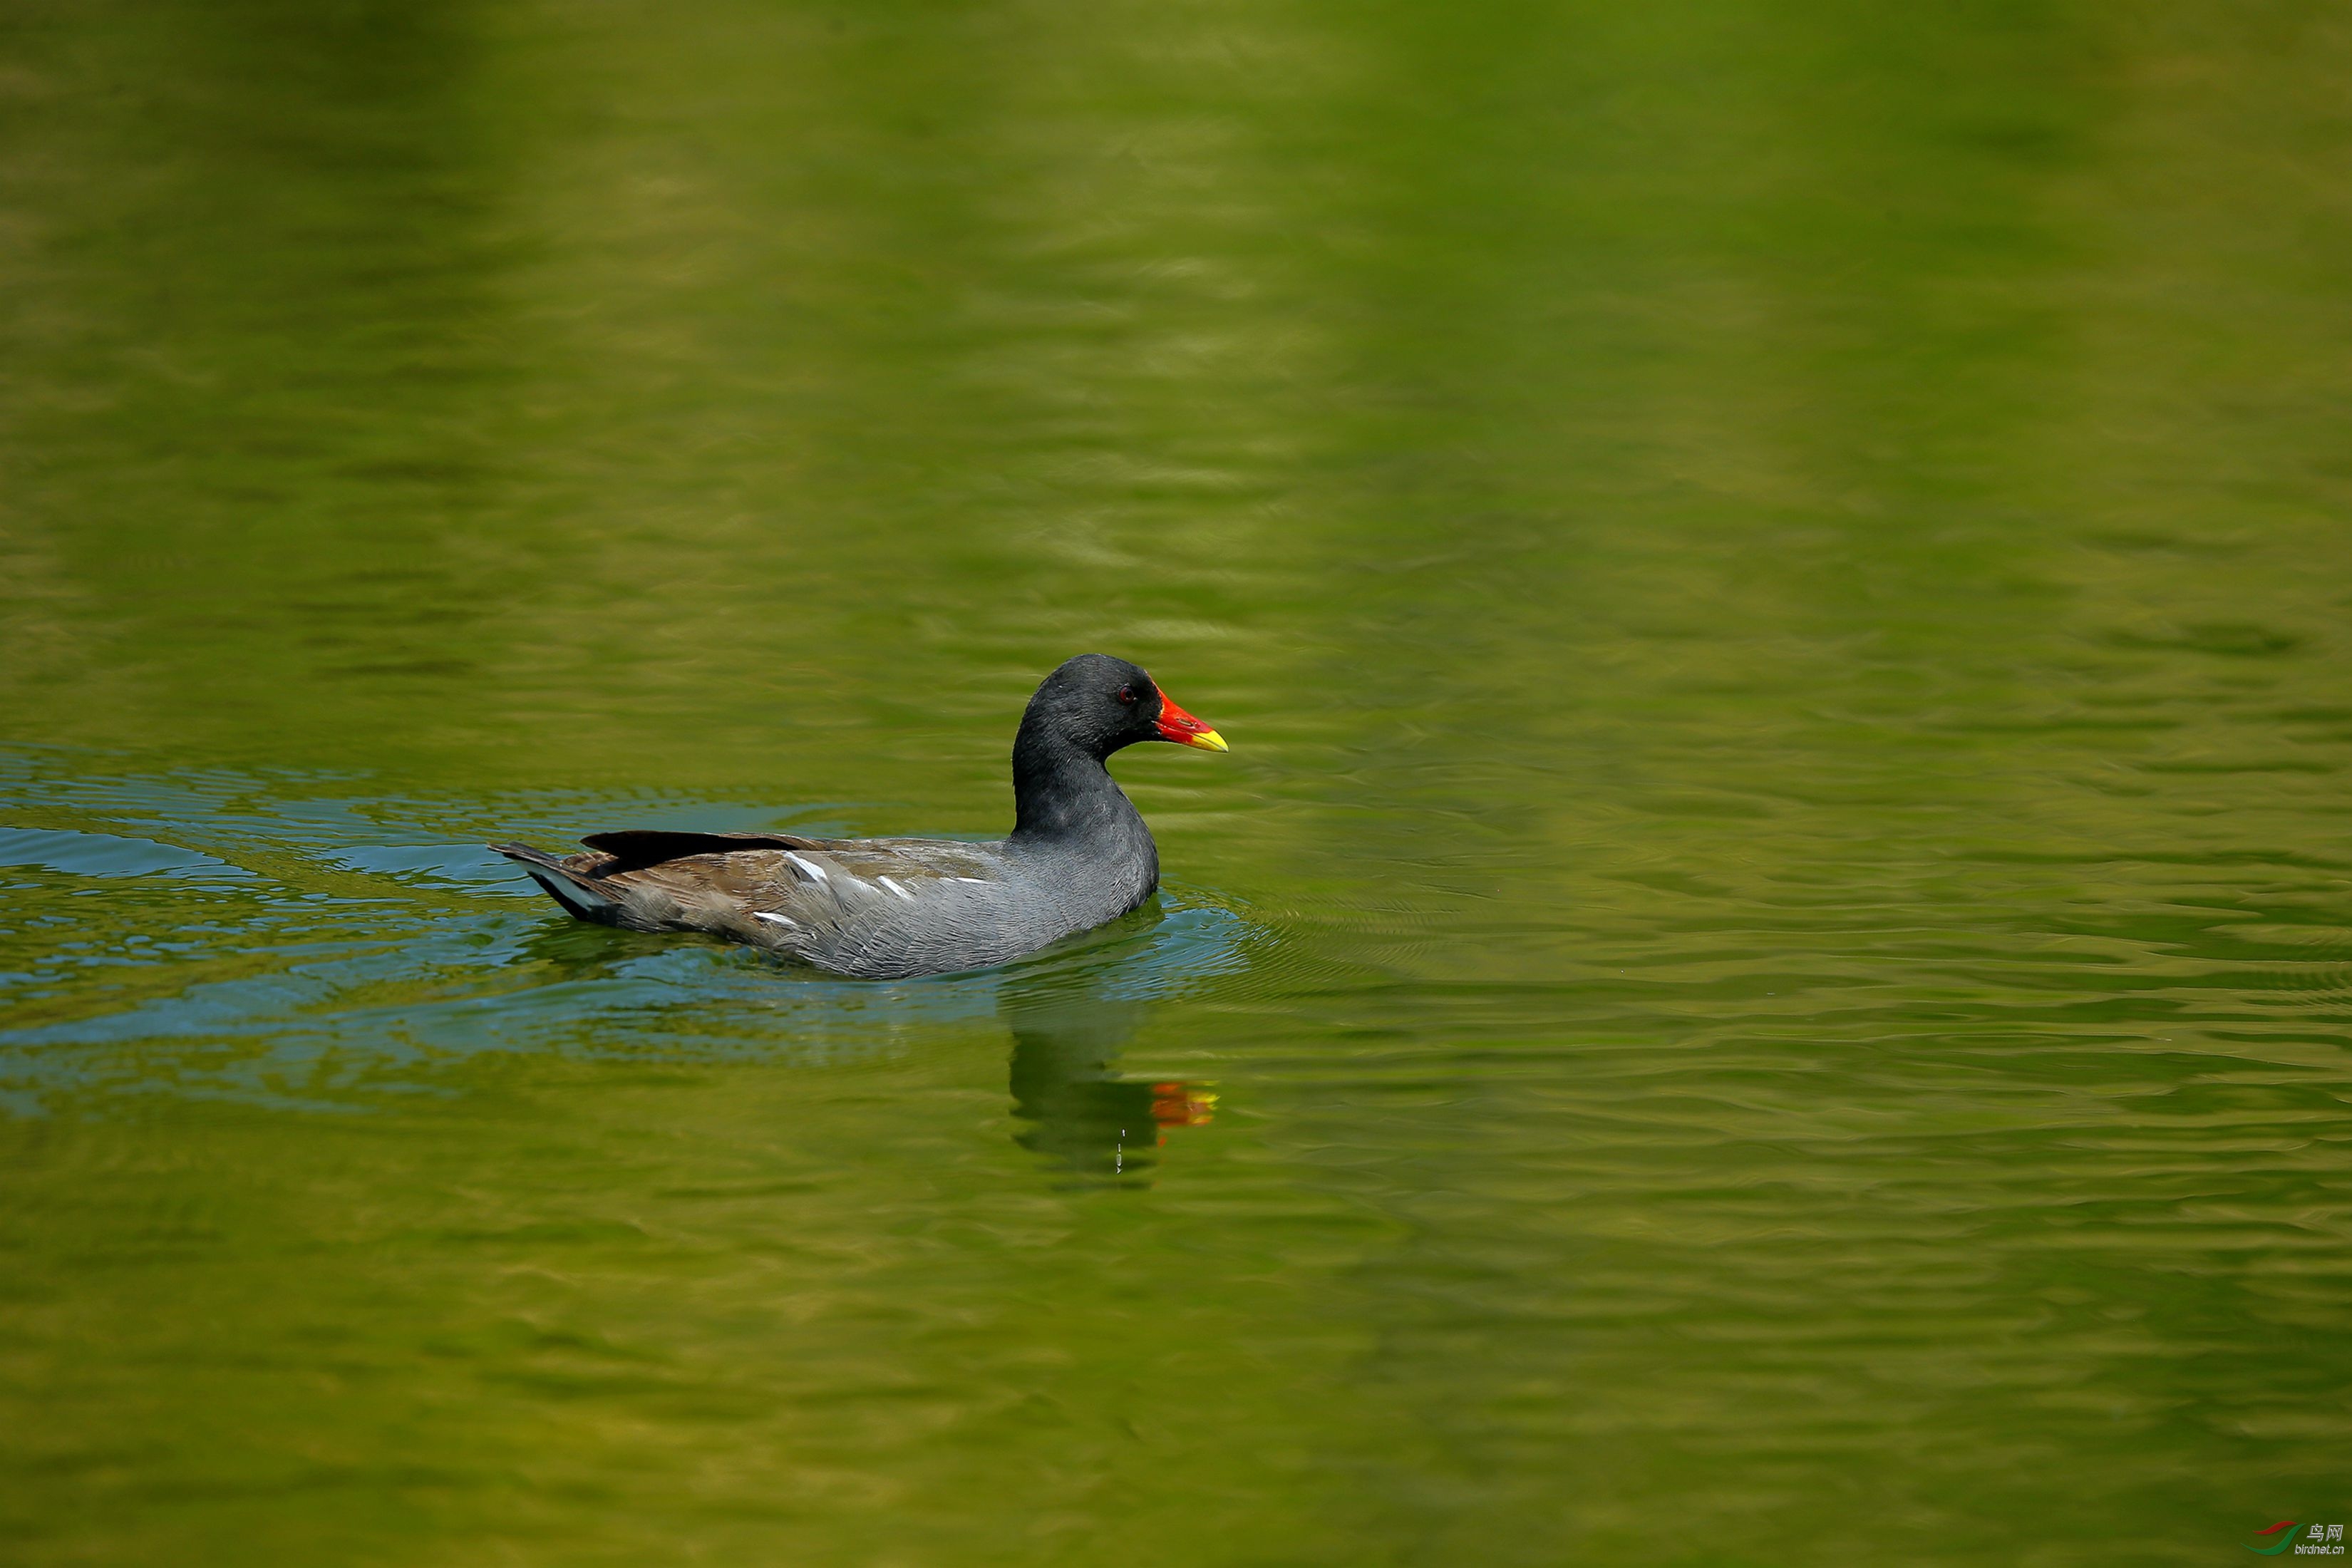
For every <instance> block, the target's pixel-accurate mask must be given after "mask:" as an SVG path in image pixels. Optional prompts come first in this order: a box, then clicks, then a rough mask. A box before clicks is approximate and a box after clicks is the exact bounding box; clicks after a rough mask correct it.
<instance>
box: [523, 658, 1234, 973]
mask: <svg viewBox="0 0 2352 1568" xmlns="http://www.w3.org/2000/svg"><path fill="white" fill-rule="evenodd" d="M1138 741H1173V742H1176V743H1177V744H1179V745H1183V746H1202V747H1206V748H1207V749H1208V750H1210V751H1213V752H1222V751H1223V750H1225V749H1226V748H1225V742H1224V741H1223V739H1222V738H1221V737H1220V736H1219V735H1218V734H1217V732H1216V731H1214V730H1212V729H1210V728H1209V727H1208V726H1207V725H1206V724H1203V723H1202V722H1201V721H1199V720H1198V719H1195V718H1193V717H1192V715H1191V714H1190V713H1187V712H1185V711H1184V710H1182V709H1181V708H1179V707H1178V706H1176V704H1175V703H1174V702H1172V701H1171V700H1169V699H1168V698H1167V697H1165V696H1163V695H1161V693H1160V688H1159V687H1157V686H1155V685H1153V684H1152V680H1151V677H1150V676H1149V675H1146V674H1145V673H1144V672H1143V671H1142V670H1141V669H1139V668H1137V667H1136V666H1134V665H1131V664H1129V663H1128V662H1127V660H1125V659H1123V658H1109V657H1108V656H1107V655H1104V654H1098V653H1082V654H1080V655H1079V656H1078V657H1077V658H1074V659H1071V660H1070V661H1069V662H1068V663H1066V664H1065V665H1063V666H1062V668H1059V669H1057V670H1055V671H1054V673H1053V674H1051V675H1049V676H1047V677H1046V678H1045V683H1044V684H1043V685H1041V686H1039V687H1038V688H1037V694H1036V695H1035V696H1034V697H1032V698H1031V699H1030V700H1029V710H1028V711H1027V712H1025V713H1024V714H1023V715H1022V716H1021V729H1020V731H1019V733H1018V734H1016V735H1015V736H1014V737H1013V807H1014V821H1013V836H1012V837H1009V838H1007V839H1005V840H1004V841H1003V842H1002V843H997V844H967V843H961V842H958V841H956V840H954V839H945V838H803V837H799V836H797V835H794V834H789V833H670V832H664V831H662V830H659V829H654V828H631V829H627V830H625V831H623V832H619V833H599V834H596V835H595V836H594V837H588V838H583V839H582V840H581V842H582V843H583V844H585V845H587V846H588V853H586V854H584V855H573V856H571V857H570V858H559V857H557V856H553V855H550V854H548V853H547V852H546V851H544V850H541V849H533V848H531V847H530V846H528V845H523V844H493V845H491V846H490V847H491V848H493V849H495V850H497V851H498V852H499V854H501V855H504V856H505V857H507V858H509V859H510V860H516V861H520V863H521V865H522V868H523V869H524V870H526V871H528V872H530V874H531V876H532V877H534V878H535V879H538V882H539V885H540V886H541V887H542V888H544V889H547V891H548V892H549V893H550V894H551V896H552V897H553V898H554V900H555V901H556V902H557V903H559V904H562V906H563V907H564V908H565V909H567V910H571V911H572V913H573V914H575V915H577V916H579V917H580V918H581V919H582V920H583V921H599V922H601V923H603V924H604V925H615V926H626V927H628V928H629V929H630V930H631V931H709V932H712V933H714V934H716V935H719V936H725V937H732V938H734V939H735V940H736V941H738V942H750V943H751V944H752V945H754V946H756V947H764V948H769V949H772V950H773V951H775V952H782V953H788V954H790V955H792V956H793V957H794V958H798V959H803V960H804V961H806V962H808V963H814V964H816V965H817V966H819V967H820V968H824V969H830V970H833V971H835V973H841V974H853V975H857V976H860V977H863V978H867V979H876V980H883V979H898V978H902V977H905V976H908V975H915V974H948V973H954V972H956V971H958V970H964V969H984V968H987V967H988V966H990V965H992V964H997V963H1006V962H1007V961H1009V960H1012V959H1015V958H1018V957H1020V956H1021V955H1022V954H1023V953H1024V952H1035V951H1036V950H1037V949H1038V948H1041V947H1044V946H1045V944H1046V943H1047V942H1055V941H1058V940H1059V939H1061V938H1063V937H1066V936H1068V935H1070V934H1072V933H1073V932H1076V931H1086V930H1088V929H1090V928H1091V927H1094V926H1098V925H1100V924H1102V923H1103V922H1104V921H1109V920H1116V919H1118V917H1119V916H1120V915H1123V914H1125V913H1127V911H1128V910H1131V909H1133V908H1135V907H1136V906H1137V905H1138V904H1139V903H1141V902H1143V900H1146V899H1148V898H1150V896H1151V891H1152V889H1155V888H1157V887H1158V886H1159V885H1160V851H1159V849H1158V848H1157V847H1155V846H1154V845H1153V844H1152V842H1151V830H1150V828H1148V827H1146V826H1144V825H1143V817H1142V816H1141V814H1139V812H1137V810H1136V809H1135V806H1134V805H1133V804H1132V803H1130V802H1129V800H1128V798H1127V796H1126V795H1125V794H1123V793H1122V792H1121V791H1120V789H1119V787H1118V784H1116V783H1114V782H1113V781H1112V779H1111V776H1110V773H1109V771H1108V769H1106V768H1105V767H1104V766H1103V760H1104V759H1105V758H1106V757H1108V756H1109V755H1110V754H1111V753H1112V752H1116V751H1118V749H1119V748H1120V747H1122V746H1130V745H1133V744H1134V743H1135V742H1138Z"/></svg>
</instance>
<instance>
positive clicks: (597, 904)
mask: <svg viewBox="0 0 2352 1568" xmlns="http://www.w3.org/2000/svg"><path fill="white" fill-rule="evenodd" d="M490 847H491V848H493V849H495V850H497V851H498V852H499V854H501V855H503V856H505V857H506V858H508V859H509V860H512V861H514V862H515V863H516V864H517V865H519V866H520V867H521V868H523V869H524V870H526V871H528V872H530V879H531V880H532V881H534V882H537V883H538V884H539V885H540V886H541V887H542V888H544V889H547V896H548V897H549V898H551V899H553V900H555V901H556V902H557V903H559V904H562V906H563V907H564V908H565V909H566V910H570V911H571V912H572V914H574V915H576V916H578V917H579V918H580V919H582V920H583V921H595V922H596V923H597V924H599V925H611V924H612V923H613V921H614V916H615V914H617V912H618V911H619V910H620V907H621V906H620V905H619V903H617V902H616V901H615V900H613V899H612V898H610V897H608V896H607V895H606V894H605V893H604V890H603V889H600V888H598V887H597V886H596V884H595V883H594V882H593V881H591V880H590V879H588V878H586V877H583V876H582V875H581V874H580V873H579V872H577V871H574V870H572V869H570V868H567V867H566V866H565V865H564V864H563V862H562V859H561V858H558V857H556V856H553V855H550V854H549V853H548V852H547V851H546V850H544V849H533V848H532V847H530V845H528V844H493V845H491V846H490Z"/></svg>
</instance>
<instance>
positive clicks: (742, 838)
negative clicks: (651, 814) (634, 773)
mask: <svg viewBox="0 0 2352 1568" xmlns="http://www.w3.org/2000/svg"><path fill="white" fill-rule="evenodd" d="M580 842H581V843H583V844H585V845H586V846H588V847H589V848H591V849H593V850H597V851H599V853H598V855H597V856H596V857H594V858H593V864H588V865H583V866H580V867H578V868H576V869H579V870H583V871H585V872H587V873H588V874H589V875H590V876H592V877H612V876H617V875H619V874H620V873H622V872H624V871H641V870H643V869H645V868H646V867H648V866H658V865H660V864H662V863H663V862H664V861H666V860H677V859H679V858H683V857H685V856H688V855H725V854H728V853H730V851H732V850H737V849H814V848H815V847H818V846H819V845H821V844H824V842H825V840H824V839H822V838H803V837H798V836H797V835H794V834H790V833H673V832H671V831H669V830H668V829H667V828H660V827H625V828H623V829H621V830H620V831H619V832H617V833H592V834H590V835H589V836H588V837H585V838H583V839H582V840H581V841H580ZM580 858H582V859H583V860H584V859H588V857H584V856H583V857H580Z"/></svg>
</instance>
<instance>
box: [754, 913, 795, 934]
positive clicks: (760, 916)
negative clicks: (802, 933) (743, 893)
mask: <svg viewBox="0 0 2352 1568" xmlns="http://www.w3.org/2000/svg"><path fill="white" fill-rule="evenodd" d="M751 918H752V919H753V920H755V921H767V922H768V923H769V924H770V925H777V926H782V927H784V928H786V929H787V930H790V931H798V930H800V929H801V922H800V921H796V920H793V919H790V918H789V917H787V916H784V915H772V914H770V913H769V912H768V911H767V910H752V911H751Z"/></svg>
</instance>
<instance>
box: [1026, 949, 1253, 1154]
mask: <svg viewBox="0 0 2352 1568" xmlns="http://www.w3.org/2000/svg"><path fill="white" fill-rule="evenodd" d="M1148 1011H1149V1006H1148V1005H1147V1004H1145V1003H1142V1002H1139V1001H1133V1000H1128V999H1119V998H1110V997H1104V996H1098V995H1093V994H1087V993H1086V992H1083V991H1069V990H1064V989H1060V988H1046V987H1040V986H1028V987H1024V986H1022V985H1019V984H1011V985H1007V986H1006V987H1005V988H1004V990H1003V992H1001V993H1000V994H999V995H998V998H997V1016H999V1017H1000V1018H1002V1019H1003V1022H1004V1025H1005V1026H1006V1027H1007V1028H1009V1029H1011V1030H1012V1031H1013V1072H1012V1077H1013V1086H1012V1087H1013V1115H1014V1116H1016V1117H1018V1118H1020V1119H1021V1120H1022V1121H1024V1122H1026V1123H1028V1125H1027V1126H1026V1127H1024V1129H1023V1130H1022V1131H1020V1132H1019V1133H1017V1134H1015V1141H1016V1142H1019V1143H1020V1144H1021V1146H1022V1147H1023V1148H1024V1149H1030V1150H1034V1151H1035V1152H1037V1153H1039V1154H1043V1155H1045V1157H1046V1158H1048V1159H1050V1160H1052V1161H1054V1162H1055V1163H1057V1164H1060V1165H1063V1166H1065V1167H1066V1168H1067V1169H1068V1170H1069V1171H1070V1172H1071V1173H1073V1174H1074V1175H1076V1177H1077V1178H1078V1179H1079V1180H1080V1181H1082V1182H1087V1183H1105V1184H1119V1185H1131V1186H1148V1185H1149V1184H1150V1170H1151V1167H1152V1166H1153V1165H1154V1164H1156V1163H1159V1158H1160V1156H1159V1150H1160V1145H1161V1144H1163V1143H1165V1142H1167V1141H1168V1133H1169V1131H1170V1130H1171V1129H1173V1128H1179V1127H1199V1126H1202V1125H1203V1124H1205V1123H1206V1122H1207V1121H1209V1119H1210V1117H1211V1115H1212V1113H1213V1108H1214V1106H1215V1104H1216V1096H1215V1095H1213V1094H1211V1093H1210V1092H1209V1091H1208V1089H1207V1087H1206V1086H1205V1085H1202V1084H1192V1083H1175V1082H1159V1083H1154V1082H1151V1081H1149V1080H1147V1079H1124V1078H1121V1077H1119V1076H1118V1071H1117V1068H1116V1066H1115V1064H1116V1062H1117V1060H1118V1053H1119V1050H1120V1048H1121V1047H1124V1046H1125V1045H1126V1044H1127V1042H1128V1040H1129V1038H1131V1037H1133V1036H1134V1034H1135V1031H1136V1029H1137V1028H1138V1026H1140V1025H1141V1023H1142V1021H1143V1017H1144V1015H1145V1014H1146V1013H1147V1012H1148Z"/></svg>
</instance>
